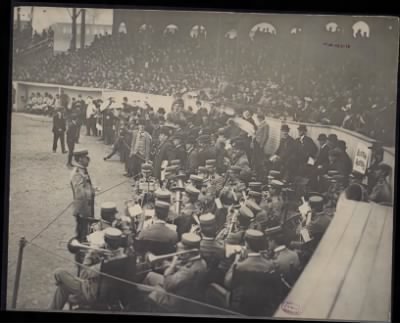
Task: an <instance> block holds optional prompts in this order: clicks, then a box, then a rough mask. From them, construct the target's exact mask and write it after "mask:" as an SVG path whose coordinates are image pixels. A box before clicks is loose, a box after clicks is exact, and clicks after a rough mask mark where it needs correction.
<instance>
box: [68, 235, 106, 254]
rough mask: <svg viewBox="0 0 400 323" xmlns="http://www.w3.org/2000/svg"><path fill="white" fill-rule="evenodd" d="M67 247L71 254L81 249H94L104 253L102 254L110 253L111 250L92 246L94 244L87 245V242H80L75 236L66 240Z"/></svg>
mask: <svg viewBox="0 0 400 323" xmlns="http://www.w3.org/2000/svg"><path fill="white" fill-rule="evenodd" d="M67 248H68V251H69V252H70V253H72V254H76V253H78V252H79V251H81V250H94V251H97V252H100V253H104V254H108V253H111V251H110V250H108V249H104V248H98V247H94V246H91V245H89V244H88V243H81V242H79V241H78V239H76V238H72V239H70V240H69V241H68V243H67Z"/></svg>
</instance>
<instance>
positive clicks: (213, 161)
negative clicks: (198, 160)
mask: <svg viewBox="0 0 400 323" xmlns="http://www.w3.org/2000/svg"><path fill="white" fill-rule="evenodd" d="M216 164H217V161H216V160H215V159H208V160H206V167H207V166H215V165H216Z"/></svg>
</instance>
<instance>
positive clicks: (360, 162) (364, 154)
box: [353, 143, 370, 175]
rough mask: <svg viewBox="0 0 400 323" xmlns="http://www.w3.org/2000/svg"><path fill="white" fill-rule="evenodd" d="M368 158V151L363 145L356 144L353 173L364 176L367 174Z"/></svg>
mask: <svg viewBox="0 0 400 323" xmlns="http://www.w3.org/2000/svg"><path fill="white" fill-rule="evenodd" d="M369 158H370V150H369V149H368V147H367V146H366V145H365V144H362V143H358V145H357V149H356V153H355V155H354V162H353V171H355V172H358V173H361V174H363V175H364V174H365V173H366V172H367V168H368V164H369Z"/></svg>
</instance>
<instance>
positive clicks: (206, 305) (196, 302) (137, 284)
mask: <svg viewBox="0 0 400 323" xmlns="http://www.w3.org/2000/svg"><path fill="white" fill-rule="evenodd" d="M27 244H30V245H31V246H34V247H37V248H38V249H40V250H42V251H43V252H46V253H48V254H50V255H53V256H55V257H58V258H60V259H63V260H65V261H68V262H70V263H74V264H75V265H77V266H80V267H82V268H84V269H87V270H90V271H92V272H94V273H97V274H99V275H102V276H104V277H108V278H111V279H114V280H117V281H120V282H122V283H125V284H128V285H131V286H134V287H139V288H140V289H142V290H147V291H158V292H161V291H160V290H158V289H156V288H155V287H154V286H148V285H144V284H140V283H135V282H131V281H129V280H125V279H122V278H119V277H116V276H112V275H109V274H106V273H102V272H100V271H98V270H96V269H93V268H91V267H89V266H85V265H83V264H80V263H78V262H76V261H74V260H71V259H68V258H66V257H63V256H60V255H59V254H56V253H54V252H52V251H50V250H47V249H45V248H43V247H40V246H38V245H37V244H35V243H32V242H29V241H28V242H27ZM162 293H163V294H165V295H168V296H172V297H174V298H176V299H180V300H183V301H186V302H189V303H192V304H196V305H199V306H204V307H208V308H210V309H214V310H218V311H221V312H225V313H229V314H231V315H235V316H241V317H244V315H243V314H241V313H237V312H234V311H231V310H228V309H225V308H222V307H218V306H215V305H211V304H207V303H203V302H200V301H197V300H194V299H191V298H187V297H184V296H179V295H176V294H173V293H170V292H166V291H162Z"/></svg>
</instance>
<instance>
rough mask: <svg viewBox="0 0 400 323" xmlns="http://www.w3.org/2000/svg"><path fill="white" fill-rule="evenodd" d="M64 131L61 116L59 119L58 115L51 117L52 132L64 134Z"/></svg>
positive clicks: (63, 121) (63, 120)
mask: <svg viewBox="0 0 400 323" xmlns="http://www.w3.org/2000/svg"><path fill="white" fill-rule="evenodd" d="M60 129H61V130H60ZM64 131H65V119H64V117H63V116H61V118H59V117H58V114H56V115H55V116H54V117H53V132H64Z"/></svg>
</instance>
